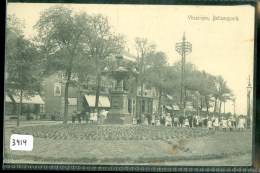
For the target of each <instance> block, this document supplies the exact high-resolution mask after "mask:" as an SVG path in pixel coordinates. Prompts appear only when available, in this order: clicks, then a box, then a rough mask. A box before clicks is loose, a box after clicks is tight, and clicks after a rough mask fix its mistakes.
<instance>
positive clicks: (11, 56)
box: [6, 16, 43, 126]
mask: <svg viewBox="0 0 260 173" xmlns="http://www.w3.org/2000/svg"><path fill="white" fill-rule="evenodd" d="M6 31H7V32H6V33H7V39H6V44H7V46H6V92H7V94H8V95H9V96H10V98H11V100H12V101H13V102H14V98H13V97H12V96H13V95H15V96H18V97H19V98H20V103H19V105H20V106H19V113H18V118H17V126H19V123H20V115H21V112H22V101H23V98H30V97H31V96H34V95H35V94H36V93H37V92H40V91H41V89H42V86H41V82H42V74H43V73H42V64H43V59H42V56H39V52H38V50H37V48H36V46H35V45H34V44H33V43H32V42H30V41H29V40H27V39H25V38H24V35H23V32H22V24H21V22H20V20H19V19H18V18H16V17H15V16H8V17H7V30H6Z"/></svg>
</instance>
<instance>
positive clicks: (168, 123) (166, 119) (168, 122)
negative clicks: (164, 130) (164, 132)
mask: <svg viewBox="0 0 260 173" xmlns="http://www.w3.org/2000/svg"><path fill="white" fill-rule="evenodd" d="M168 125H170V126H172V117H171V116H170V113H168V114H167V116H166V117H165V126H168Z"/></svg>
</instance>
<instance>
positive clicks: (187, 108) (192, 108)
mask: <svg viewBox="0 0 260 173" xmlns="http://www.w3.org/2000/svg"><path fill="white" fill-rule="evenodd" d="M185 110H186V111H196V109H195V108H194V107H193V106H186V108H185Z"/></svg>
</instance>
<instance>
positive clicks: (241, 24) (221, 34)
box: [7, 3, 254, 115]
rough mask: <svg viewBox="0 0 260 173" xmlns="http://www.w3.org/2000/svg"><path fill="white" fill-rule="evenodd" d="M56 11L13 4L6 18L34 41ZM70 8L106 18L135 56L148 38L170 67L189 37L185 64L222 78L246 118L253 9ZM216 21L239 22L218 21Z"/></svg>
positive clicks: (229, 109)
mask: <svg viewBox="0 0 260 173" xmlns="http://www.w3.org/2000/svg"><path fill="white" fill-rule="evenodd" d="M53 5H57V4H47V3H46V4H44V3H9V4H8V5H7V14H15V15H16V17H18V18H19V19H21V20H23V21H24V23H25V29H24V33H25V35H26V36H27V37H28V38H30V37H33V36H35V35H36V34H37V32H36V31H34V30H33V26H34V25H35V24H36V22H37V20H38V19H39V17H40V12H41V11H43V10H46V9H48V8H49V7H50V6H53ZM66 6H67V7H69V8H72V9H73V10H74V11H75V12H79V11H85V12H86V13H88V14H98V13H100V14H103V15H104V16H106V17H107V18H108V20H109V23H110V24H111V25H112V31H113V32H115V33H117V34H123V35H125V36H126V43H127V48H129V50H130V52H132V53H134V51H135V48H134V39H135V38H136V37H147V38H148V40H150V41H151V42H154V43H155V44H156V45H157V50H158V51H163V52H165V53H166V55H167V60H168V62H169V64H173V63H174V62H176V61H179V60H180V59H181V56H180V55H179V54H178V53H177V52H176V51H175V44H176V43H179V42H181V41H182V37H183V34H184V32H185V37H186V41H188V42H190V43H191V44H192V52H191V53H190V54H188V55H187V57H186V61H187V62H190V63H192V64H194V65H195V66H196V67H197V68H198V70H205V71H206V72H207V73H210V74H212V75H221V76H223V78H224V79H225V80H226V81H227V85H228V86H229V88H231V89H232V90H233V92H234V94H235V96H236V110H235V111H236V114H244V115H246V112H247V91H246V87H247V84H248V78H249V76H250V79H251V80H250V82H251V84H252V83H253V66H254V60H253V58H254V57H253V56H254V54H253V53H254V7H252V6H245V5H243V6H184V5H126V4H124V5H108V4H106V5H97V4H69V5H68V4H67V5H66ZM214 16H216V17H232V18H234V19H238V20H232V21H227V20H215V21H213V17H214ZM191 18H197V19H205V18H208V19H209V20H191ZM251 98H252V94H251ZM251 105H252V104H251ZM225 107H226V112H231V113H233V112H234V111H233V110H234V107H233V103H232V102H231V101H229V102H227V103H226V106H225ZM222 108H223V107H222ZM251 112H252V111H251Z"/></svg>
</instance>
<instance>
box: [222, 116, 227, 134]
mask: <svg viewBox="0 0 260 173" xmlns="http://www.w3.org/2000/svg"><path fill="white" fill-rule="evenodd" d="M221 124H222V129H223V131H225V132H226V131H227V126H228V121H227V119H225V118H224V119H222V120H221Z"/></svg>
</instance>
